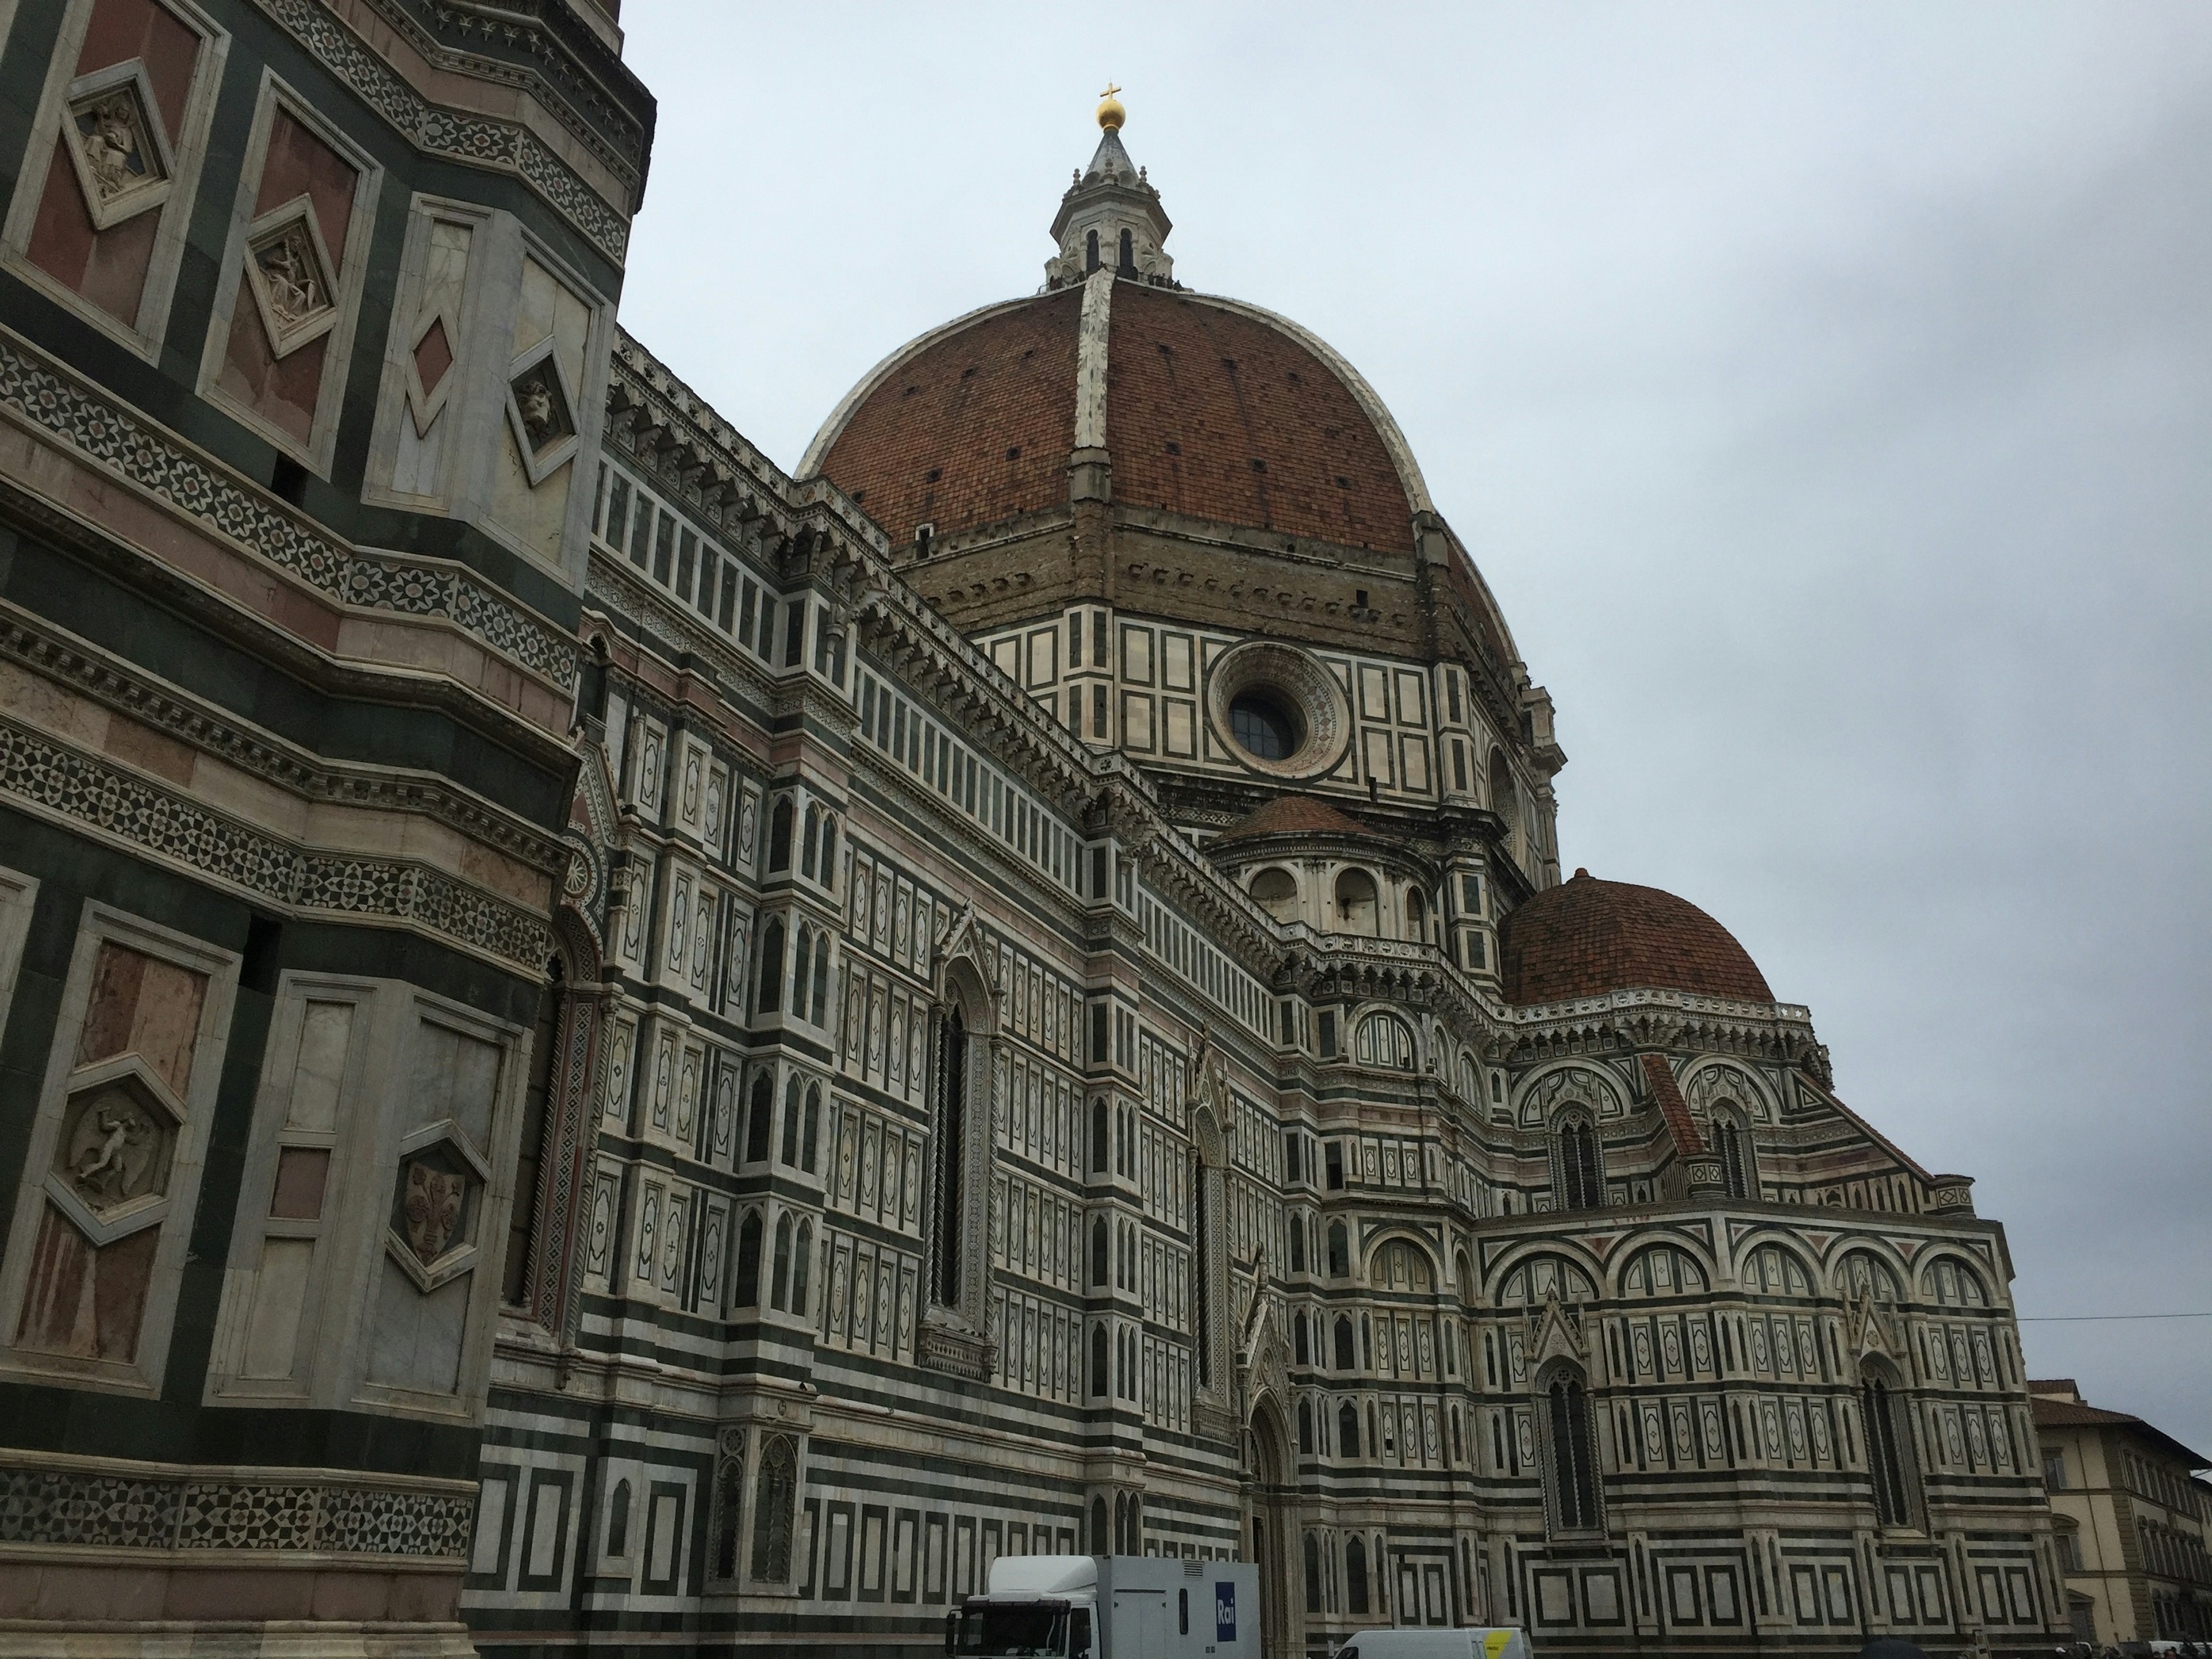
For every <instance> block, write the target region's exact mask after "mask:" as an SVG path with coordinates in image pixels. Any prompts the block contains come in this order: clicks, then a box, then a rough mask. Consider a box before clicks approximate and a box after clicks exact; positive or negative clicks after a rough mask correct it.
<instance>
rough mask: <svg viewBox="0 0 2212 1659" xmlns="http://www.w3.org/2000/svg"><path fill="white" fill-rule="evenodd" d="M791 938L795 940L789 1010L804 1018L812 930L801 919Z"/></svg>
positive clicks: (812, 941)
mask: <svg viewBox="0 0 2212 1659" xmlns="http://www.w3.org/2000/svg"><path fill="white" fill-rule="evenodd" d="M793 938H794V939H795V940H796V941H797V942H796V943H795V944H794V945H793V946H792V951H791V1012H793V1013H794V1014H796V1015H798V1016H799V1018H801V1019H805V1018H806V973H807V969H810V968H811V967H812V966H813V965H814V930H813V929H812V928H811V927H808V926H807V925H806V924H805V922H803V921H802V922H800V923H799V931H798V933H796V934H794V935H793Z"/></svg>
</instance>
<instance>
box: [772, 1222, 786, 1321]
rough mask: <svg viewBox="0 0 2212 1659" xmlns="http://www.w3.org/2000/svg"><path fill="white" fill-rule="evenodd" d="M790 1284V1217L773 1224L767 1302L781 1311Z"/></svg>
mask: <svg viewBox="0 0 2212 1659" xmlns="http://www.w3.org/2000/svg"><path fill="white" fill-rule="evenodd" d="M790 1284H791V1218H790V1217H789V1216H788V1215H787V1216H785V1217H784V1218H782V1219H781V1220H780V1221H778V1222H777V1223H776V1224H775V1257H774V1258H773V1260H772V1261H771V1263H770V1266H769V1275H768V1304H769V1307H771V1308H774V1309H775V1310H777V1311H778V1312H781V1311H782V1309H783V1305H784V1298H785V1297H786V1296H787V1295H788V1294H789V1291H790Z"/></svg>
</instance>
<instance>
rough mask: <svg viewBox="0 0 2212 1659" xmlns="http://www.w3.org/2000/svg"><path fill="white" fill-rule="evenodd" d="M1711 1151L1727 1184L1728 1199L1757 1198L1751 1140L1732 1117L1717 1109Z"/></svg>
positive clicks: (1756, 1182) (1714, 1117)
mask: <svg viewBox="0 0 2212 1659" xmlns="http://www.w3.org/2000/svg"><path fill="white" fill-rule="evenodd" d="M1713 1151H1714V1152H1717V1154H1719V1156H1720V1160H1721V1179H1722V1181H1723V1182H1726V1183H1727V1186H1728V1195H1729V1197H1730V1198H1753V1197H1756V1196H1757V1194H1758V1188H1759V1183H1758V1179H1757V1176H1756V1175H1755V1173H1754V1171H1755V1170H1756V1165H1755V1164H1753V1161H1752V1152H1751V1136H1750V1135H1749V1134H1748V1133H1747V1132H1746V1131H1745V1129H1744V1127H1743V1126H1742V1125H1741V1124H1740V1123H1738V1122H1737V1121H1735V1116H1734V1115H1733V1114H1729V1113H1723V1112H1722V1111H1720V1110H1718V1109H1716V1110H1715V1111H1714V1113H1713Z"/></svg>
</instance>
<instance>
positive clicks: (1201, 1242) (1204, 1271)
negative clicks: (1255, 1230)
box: [1190, 1158, 1213, 1389]
mask: <svg viewBox="0 0 2212 1659" xmlns="http://www.w3.org/2000/svg"><path fill="white" fill-rule="evenodd" d="M1190 1190H1191V1193H1192V1195H1193V1196H1194V1198H1195V1199H1196V1200H1197V1202H1196V1203H1195V1204H1194V1206H1193V1208H1194V1210H1195V1211H1196V1212H1197V1214H1196V1217H1195V1221H1196V1231H1197V1237H1196V1240H1195V1244H1196V1249H1194V1251H1193V1253H1192V1261H1191V1267H1192V1275H1191V1276H1192V1277H1193V1278H1194V1279H1196V1280H1197V1281H1198V1385H1199V1387H1200V1388H1202V1389H1203V1388H1211V1387H1212V1383H1213V1307H1212V1301H1213V1298H1212V1297H1211V1296H1210V1295H1208V1294H1207V1292H1208V1291H1209V1290H1210V1289H1211V1287H1212V1279H1213V1273H1212V1260H1213V1255H1212V1249H1213V1241H1212V1238H1210V1237H1208V1236H1207V1227H1206V1219H1207V1218H1206V1163H1205V1160H1203V1159H1202V1158H1193V1159H1192V1160H1191V1165H1190Z"/></svg>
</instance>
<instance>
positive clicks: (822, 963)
mask: <svg viewBox="0 0 2212 1659" xmlns="http://www.w3.org/2000/svg"><path fill="white" fill-rule="evenodd" d="M796 994H797V993H796V991H795V990H794V992H793V995H794V998H795V997H796ZM807 1018H808V1019H810V1020H811V1021H812V1022H813V1023H814V1024H817V1025H827V1024H829V934H828V933H826V932H825V933H823V935H822V938H821V940H820V942H819V944H818V945H817V948H816V950H815V952H814V1004H813V1011H812V1012H811V1013H809V1014H808V1015H807Z"/></svg>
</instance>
